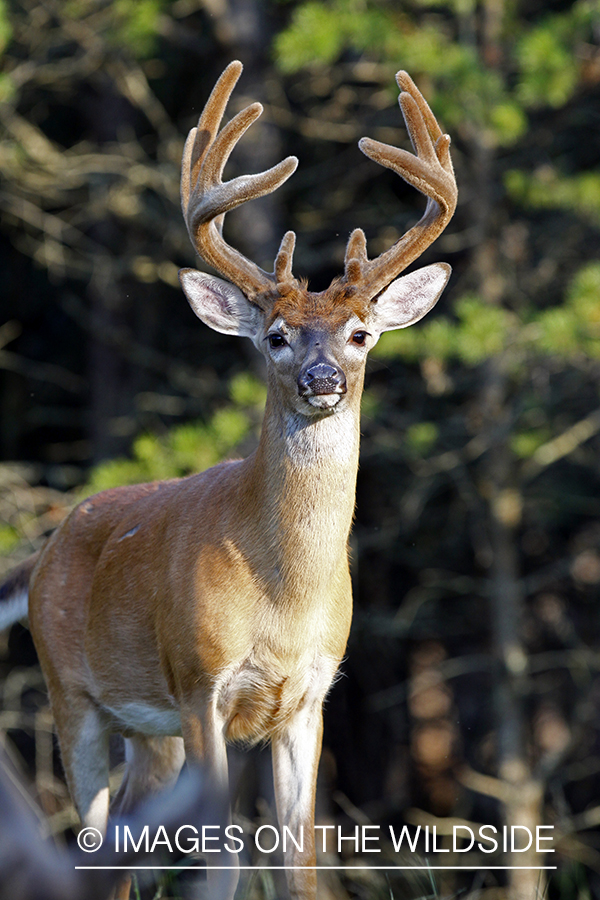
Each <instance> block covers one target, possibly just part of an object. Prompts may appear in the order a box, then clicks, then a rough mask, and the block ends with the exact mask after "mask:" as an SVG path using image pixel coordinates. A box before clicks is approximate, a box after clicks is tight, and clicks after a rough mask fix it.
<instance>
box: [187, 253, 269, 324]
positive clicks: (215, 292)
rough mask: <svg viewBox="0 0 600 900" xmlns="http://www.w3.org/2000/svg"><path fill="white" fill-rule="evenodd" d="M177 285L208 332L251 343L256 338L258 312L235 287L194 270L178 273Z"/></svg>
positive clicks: (256, 307) (220, 279)
mask: <svg viewBox="0 0 600 900" xmlns="http://www.w3.org/2000/svg"><path fill="white" fill-rule="evenodd" d="M179 281H180V282H181V287H182V288H183V291H184V293H185V296H186V297H187V299H188V301H189V304H190V306H191V307H192V309H193V310H194V312H195V313H196V315H197V316H198V318H199V319H202V321H203V322H204V324H205V325H208V327H209V328H212V329H214V331H220V332H221V333H222V334H237V335H239V336H240V337H249V338H250V339H251V340H252V339H253V338H255V337H256V333H257V331H258V328H259V326H260V316H261V313H260V310H259V308H258V306H255V305H254V304H253V303H250V301H249V300H248V299H247V298H246V297H245V296H244V295H243V294H242V292H241V291H240V289H239V288H237V287H235V285H233V284H230V283H229V282H228V281H223V279H222V278H216V277H215V276H214V275H207V274H206V273H205V272H198V271H197V270H196V269H180V270H179Z"/></svg>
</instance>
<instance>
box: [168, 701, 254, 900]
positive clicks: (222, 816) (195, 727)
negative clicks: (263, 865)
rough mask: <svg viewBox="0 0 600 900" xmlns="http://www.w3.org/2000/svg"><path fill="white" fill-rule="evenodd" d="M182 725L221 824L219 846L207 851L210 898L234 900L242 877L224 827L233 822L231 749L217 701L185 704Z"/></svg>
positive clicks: (216, 820)
mask: <svg viewBox="0 0 600 900" xmlns="http://www.w3.org/2000/svg"><path fill="white" fill-rule="evenodd" d="M181 724H182V732H183V741H184V744H185V755H186V759H187V761H188V764H189V763H192V764H194V763H195V764H197V765H198V766H200V768H201V770H202V772H203V774H204V777H205V779H206V782H207V785H208V787H209V790H210V793H211V802H210V805H209V806H210V809H211V812H213V816H212V819H213V821H211V822H207V823H203V824H207V825H219V826H220V831H219V832H216V834H219V849H218V851H217V842H215V851H217V852H211V853H209V854H207V882H208V896H209V900H232V898H233V895H234V894H235V889H236V887H237V883H238V880H239V877H240V871H239V857H238V854H237V853H233V852H232V851H230V850H227V845H228V844H229V842H228V841H227V840H226V839H225V835H224V830H225V828H226V826H227V825H229V824H231V806H230V804H229V778H228V769H227V749H226V745H225V737H224V734H223V728H224V722H223V720H222V718H221V716H219V715H218V713H217V711H216V709H215V705H214V703H213V702H211V701H209V702H208V703H207V702H206V701H204V700H200V701H199V702H197V703H193V702H192V703H190V704H182V707H181Z"/></svg>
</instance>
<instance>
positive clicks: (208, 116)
mask: <svg viewBox="0 0 600 900" xmlns="http://www.w3.org/2000/svg"><path fill="white" fill-rule="evenodd" d="M241 70H242V66H241V64H240V63H239V62H233V63H231V64H230V65H229V66H228V67H227V69H226V70H225V71H224V72H223V74H222V75H221V77H220V79H219V81H218V82H217V84H216V86H215V88H214V90H213V92H212V94H211V96H210V99H209V100H208V102H207V104H206V107H205V109H204V111H203V113H202V115H201V117H200V121H199V122H198V126H197V128H193V129H192V131H191V132H190V135H189V137H188V139H187V142H186V145H185V150H184V154H183V169H182V179H181V199H182V205H183V212H184V216H185V221H186V223H187V227H188V231H189V234H190V237H191V239H192V242H193V244H194V246H195V248H196V250H197V251H198V253H199V255H200V256H201V257H202V258H203V259H204V260H205V262H207V263H209V264H210V265H211V266H213V267H214V268H215V269H216V270H217V271H218V272H220V273H221V274H222V275H223V276H224V277H225V278H226V279H227V280H226V281H222V280H221V279H219V278H216V277H214V276H212V275H207V274H204V273H203V272H198V271H195V270H194V269H184V270H183V271H182V272H181V273H180V276H181V284H182V286H183V289H184V291H185V293H186V295H187V298H188V300H189V302H190V304H191V306H192V308H193V310H194V312H195V313H196V315H197V316H198V317H199V318H200V319H202V321H203V322H205V323H206V324H207V325H208V326H209V327H211V328H214V329H215V330H216V331H220V332H223V333H225V334H234V335H240V336H244V337H248V338H250V339H251V340H252V341H253V343H254V344H255V346H256V347H257V348H258V349H259V350H260V351H261V353H262V354H263V355H264V357H265V359H266V362H267V379H268V393H267V405H266V410H265V417H264V424H263V428H262V435H261V438H260V443H259V445H258V448H257V450H256V451H255V452H254V453H252V455H251V456H249V457H248V458H247V459H244V460H236V461H233V462H225V463H222V464H220V465H217V466H214V467H213V468H212V469H209V470H208V471H206V472H201V473H200V474H198V475H193V476H191V477H189V478H183V479H177V480H173V481H166V482H160V483H154V484H141V485H137V486H134V487H122V488H116V489H114V490H109V491H105V492H103V493H101V494H98V495H97V496H95V497H92V498H91V499H89V500H87V501H85V502H84V503H81V504H80V505H79V506H77V508H76V509H74V510H73V512H72V513H71V515H70V516H69V517H68V518H67V519H66V521H65V522H64V523H63V524H62V525H61V526H60V528H58V529H57V530H56V531H55V533H54V534H53V535H52V537H51V538H50V540H49V541H48V543H47V544H46V546H45V547H44V548H43V550H42V551H41V552H40V553H39V554H37V555H36V556H35V557H33V558H32V559H31V560H30V561H28V562H27V563H26V564H24V565H23V566H21V568H20V569H18V570H17V571H16V572H15V573H14V575H13V577H12V578H11V579H9V582H7V583H6V584H5V586H4V590H3V594H1V595H0V596H2V601H3V602H2V603H0V610H1V609H2V606H5V608H6V609H7V616H6V617H5V621H6V620H9V619H11V618H12V619H14V618H16V617H18V615H19V614H22V613H23V611H24V607H23V605H22V603H20V602H17V600H16V598H17V596H18V595H21V596H22V598H23V602H24V598H25V597H26V594H27V588H28V593H29V616H30V623H31V630H32V633H33V637H34V640H35V644H36V647H37V650H38V653H39V657H40V661H41V664H42V668H43V670H44V674H45V677H46V680H47V682H48V689H49V692H50V698H51V702H52V709H53V712H54V717H55V720H56V728H57V731H58V738H59V742H60V747H61V752H62V758H63V761H64V767H65V771H66V775H67V779H68V783H69V787H70V790H71V794H72V796H73V799H74V801H75V803H76V805H77V809H78V811H79V814H80V816H81V819H82V821H83V822H84V823H85V824H86V825H93V826H96V827H98V828H100V829H105V828H106V824H107V817H108V807H109V790H108V736H109V734H110V733H111V732H114V731H117V732H121V733H122V734H123V735H125V737H126V740H127V771H126V775H125V781H124V784H123V787H122V791H121V794H122V798H123V802H124V804H125V806H128V805H129V804H133V803H134V802H136V801H137V799H138V798H139V797H140V796H141V795H143V794H145V793H147V792H149V791H154V790H156V789H157V787H159V786H162V785H164V784H167V783H169V782H171V781H173V780H174V779H175V778H176V776H177V774H178V772H179V770H180V767H181V765H182V763H183V760H184V755H185V757H187V758H188V759H191V760H194V761H198V762H200V763H201V764H202V766H203V767H204V769H205V771H207V772H208V773H210V777H211V779H212V780H213V782H214V784H216V785H223V784H225V783H226V779H227V757H226V752H225V747H226V743H227V742H228V741H239V742H242V743H246V744H253V743H256V742H259V741H265V740H269V741H270V742H271V745H272V754H273V774H274V782H275V795H276V803H277V814H278V818H279V821H280V823H281V825H283V824H286V825H287V826H288V827H289V829H290V830H291V833H292V834H293V835H295V836H296V838H297V839H298V840H299V837H300V835H301V834H302V833H303V836H304V845H303V849H302V850H298V849H297V848H296V847H295V845H294V843H293V842H292V841H288V849H287V853H286V855H285V864H286V866H288V867H290V868H289V869H288V871H287V876H288V884H289V889H290V893H291V896H292V898H293V900H297V898H303V900H310V898H314V897H315V893H316V872H315V869H314V866H315V850H314V837H313V825H314V820H313V817H314V802H315V781H316V775H317V764H318V760H319V754H320V749H321V733H322V704H323V698H324V697H325V695H326V693H327V691H328V689H329V687H330V685H331V683H332V680H333V678H334V676H335V673H336V670H337V668H338V665H339V663H340V660H341V658H342V655H343V653H344V649H345V647H346V640H347V637H348V631H349V628H350V619H351V612H352V594H351V586H350V576H349V571H348V534H349V531H350V526H351V523H352V515H353V510H354V497H355V485H356V473H357V466H358V445H359V408H360V398H361V393H362V389H363V376H364V371H365V363H366V359H367V353H368V351H369V349H370V348H371V347H372V346H373V345H374V344H375V343H376V341H377V339H378V338H379V336H380V335H381V333H382V332H384V331H389V330H390V329H394V328H405V327H406V326H408V325H412V324H413V323H414V322H417V321H418V320H419V319H420V318H421V317H422V316H424V315H425V314H426V313H427V312H428V311H429V310H430V309H431V308H432V307H433V305H434V304H435V303H436V301H437V299H438V297H439V296H440V294H441V292H442V290H443V288H444V286H445V285H446V282H447V281H448V278H449V274H450V267H449V266H447V265H445V264H443V263H438V264H435V265H430V266H427V267H426V268H423V269H420V270H418V271H415V272H413V273H411V274H409V275H405V276H404V277H402V278H397V276H398V274H399V273H400V272H402V270H403V269H405V268H406V266H408V265H409V264H410V263H411V262H413V261H414V260H415V259H416V258H417V257H418V256H420V254H421V253H423V251H424V250H425V249H426V248H427V247H428V246H429V245H430V244H431V243H432V241H434V240H435V238H436V237H437V236H438V235H439V234H440V232H441V231H442V230H443V229H444V228H445V226H446V225H447V224H448V222H449V220H450V218H451V216H452V214H453V212H454V209H455V206H456V183H455V179H454V174H453V169H452V163H451V161H450V155H449V145H450V138H449V137H448V135H445V134H442V132H441V130H440V128H439V126H438V124H437V122H436V120H435V118H434V116H433V114H432V112H431V110H430V109H429V107H428V105H427V103H426V102H425V100H424V98H423V97H422V95H421V94H420V93H419V91H418V90H417V88H416V87H415V85H414V83H413V82H412V80H411V79H410V78H409V76H408V75H407V74H406V73H405V72H399V73H398V75H397V81H398V84H399V86H400V88H401V91H402V92H401V94H400V107H401V110H402V113H403V115H404V119H405V121H406V125H407V128H408V131H409V134H410V137H411V139H412V143H413V146H414V149H415V154H416V155H414V154H412V153H409V152H407V151H405V150H400V149H397V148H396V147H392V146H388V145H386V144H382V143H379V142H378V141H374V140H370V139H369V138H363V139H362V140H361V141H360V144H359V146H360V148H361V150H362V151H363V153H365V154H366V155H367V156H368V157H370V158H371V159H373V160H374V161H375V162H377V163H379V164H380V165H383V166H387V167H388V168H391V169H393V170H394V171H395V172H397V173H398V174H399V175H400V176H401V177H402V178H404V180H405V181H407V182H408V183H409V184H411V185H413V186H414V187H415V188H417V189H418V190H419V191H421V192H422V193H423V194H425V195H426V197H427V207H426V209H425V212H424V214H423V217H422V218H421V220H420V221H419V222H418V224H417V225H415V226H414V227H413V228H411V229H410V231H408V232H407V233H406V234H405V235H404V236H403V237H402V238H400V239H399V240H398V241H397V242H396V243H395V244H394V245H393V246H392V247H390V249H388V250H387V251H386V252H384V253H382V254H381V255H380V256H379V257H378V258H377V259H373V260H369V259H368V257H367V253H366V239H365V235H364V233H363V232H362V231H361V230H360V229H356V230H355V231H353V232H352V234H351V236H350V239H349V241H348V247H347V250H346V260H345V270H344V274H343V276H341V277H340V278H338V279H336V280H334V281H333V283H332V284H331V285H330V287H328V288H327V290H325V291H323V292H321V293H313V292H311V291H309V290H308V289H307V287H306V286H305V284H304V283H303V282H301V281H298V280H297V279H296V278H295V277H294V276H293V274H292V253H293V248H294V242H295V235H294V233H293V232H291V231H288V232H287V234H286V235H285V236H284V238H283V241H282V243H281V247H280V249H279V252H278V254H277V258H276V260H275V267H274V272H273V274H267V273H266V272H264V271H263V270H262V269H261V268H259V267H258V266H257V265H255V264H254V263H253V262H251V261H249V260H248V259H246V258H245V257H244V256H242V255H241V254H240V253H239V252H238V251H237V250H234V249H233V248H232V247H231V246H229V245H228V244H227V243H226V241H225V240H224V238H223V235H222V226H223V219H224V216H225V213H227V212H228V211H229V210H231V209H234V208H235V207H237V206H239V205H240V204H242V203H244V202H245V201H246V200H251V199H253V198H255V197H260V196H263V195H264V194H268V193H270V192H271V191H273V190H275V189H276V188H277V187H279V186H280V185H281V184H282V183H283V182H284V181H285V180H286V179H287V178H288V177H289V176H290V175H291V174H292V173H293V172H294V170H295V168H296V165H297V160H296V159H295V157H288V159H286V160H284V161H283V162H281V163H279V164H278V165H276V166H274V167H273V168H272V169H270V170H269V171H267V172H263V173H261V174H258V175H244V176H241V177H239V178H235V179H234V180H233V181H230V182H226V183H223V182H222V181H221V175H222V172H223V168H224V166H225V163H226V161H227V159H228V157H229V155H230V153H231V151H232V149H233V148H234V147H235V145H236V143H237V141H238V140H239V139H240V138H241V136H242V135H243V134H244V132H245V131H246V129H247V128H248V127H249V126H250V125H251V124H252V122H254V121H255V119H256V118H257V117H258V116H259V115H260V113H261V111H262V108H261V106H260V104H258V103H255V104H252V105H251V106H249V107H248V108H247V109H245V110H243V111H242V112H240V113H238V114H237V115H236V116H235V117H234V118H233V119H232V120H231V121H230V122H229V123H228V124H227V125H226V126H225V127H224V128H223V129H222V130H221V131H220V132H219V126H220V122H221V118H222V116H223V113H224V111H225V107H226V104H227V102H228V100H229V97H230V95H231V92H232V90H233V88H234V86H235V84H236V82H237V79H238V78H239V76H240V73H241ZM394 279H396V280H394ZM11 600H12V606H11V609H10V610H9V609H8V607H9V606H10V605H11ZM0 621H1V619H0ZM181 738H183V740H181ZM236 858H237V857H236V855H235V853H233V852H231V853H228V852H227V850H226V849H224V850H223V851H222V855H221V856H220V857H219V865H220V866H231V869H230V870H227V871H225V872H223V871H222V870H220V871H216V870H212V872H211V870H210V869H209V886H210V887H211V893H212V895H213V896H215V897H217V896H219V897H220V896H231V895H232V894H233V891H234V889H235V885H236V882H237V871H236V868H235V866H236ZM211 861H212V860H210V861H209V865H210V862H211ZM311 867H312V868H311Z"/></svg>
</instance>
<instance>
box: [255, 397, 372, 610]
mask: <svg viewBox="0 0 600 900" xmlns="http://www.w3.org/2000/svg"><path fill="white" fill-rule="evenodd" d="M270 401H271V398H269V399H268V400H267V408H266V411H265V418H264V422H263V429H262V434H261V440H260V443H259V447H258V449H257V451H256V454H255V456H254V460H253V468H254V472H253V475H254V478H253V482H254V485H255V488H257V489H258V496H257V501H258V502H257V505H255V508H258V519H257V524H258V527H259V528H260V532H261V534H262V535H263V539H264V536H267V535H268V536H269V541H268V543H269V547H270V553H271V554H272V558H273V563H274V565H273V567H272V571H273V572H274V573H275V574H276V576H277V578H278V579H279V580H280V582H281V583H282V585H285V588H284V590H285V591H286V592H288V591H289V589H290V582H291V583H293V584H292V586H293V587H294V589H295V590H298V591H300V593H302V590H303V589H306V588H310V589H311V591H312V593H313V594H314V592H315V590H319V589H321V590H325V589H326V587H327V585H328V584H329V583H330V582H331V579H332V578H333V579H335V578H337V577H340V572H341V571H342V570H345V571H347V544H348V535H349V532H350V527H351V524H352V516H353V513H354V501H355V492H356V473H357V470H358V451H359V425H360V423H359V418H360V410H359V402H360V398H358V402H357V403H356V404H351V403H348V404H347V405H345V408H344V409H343V410H340V411H339V412H335V413H333V414H330V415H324V416H318V417H314V418H311V417H307V416H301V415H298V414H297V413H294V412H292V411H289V410H286V409H285V408H284V407H283V406H282V405H281V404H277V403H275V402H270Z"/></svg>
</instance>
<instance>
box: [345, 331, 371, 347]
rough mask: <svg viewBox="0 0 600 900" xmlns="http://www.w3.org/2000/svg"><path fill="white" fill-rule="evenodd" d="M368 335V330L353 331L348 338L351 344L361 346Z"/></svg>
mask: <svg viewBox="0 0 600 900" xmlns="http://www.w3.org/2000/svg"><path fill="white" fill-rule="evenodd" d="M368 335H369V332H368V331H355V332H354V334H353V335H352V337H351V338H350V340H351V341H352V343H353V344H357V345H358V346H359V347H362V346H363V344H364V342H365V341H366V339H367V337H368Z"/></svg>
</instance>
